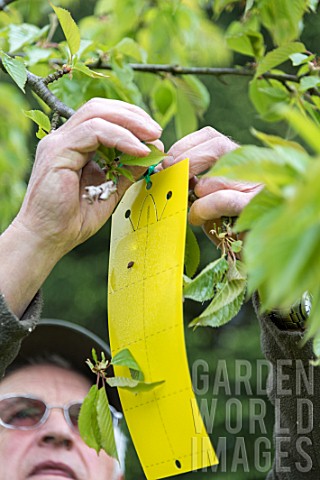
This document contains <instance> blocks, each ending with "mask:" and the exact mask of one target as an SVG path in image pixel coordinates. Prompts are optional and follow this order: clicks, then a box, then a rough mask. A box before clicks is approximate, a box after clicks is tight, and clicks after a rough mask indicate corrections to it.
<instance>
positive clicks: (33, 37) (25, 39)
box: [9, 23, 49, 53]
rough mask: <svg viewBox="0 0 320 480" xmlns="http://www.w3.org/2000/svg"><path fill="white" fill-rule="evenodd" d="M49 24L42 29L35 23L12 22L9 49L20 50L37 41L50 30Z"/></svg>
mask: <svg viewBox="0 0 320 480" xmlns="http://www.w3.org/2000/svg"><path fill="white" fill-rule="evenodd" d="M48 28H49V27H48V26H46V27H44V28H42V29H40V28H38V27H37V26H35V25H30V24H28V23H22V24H20V25H15V24H12V25H10V26H9V51H10V53H14V52H18V51H20V50H21V49H22V47H23V46H24V45H26V44H32V43H34V42H36V41H37V40H38V39H39V38H40V37H41V36H43V35H44V34H45V33H46V32H47V31H48Z"/></svg>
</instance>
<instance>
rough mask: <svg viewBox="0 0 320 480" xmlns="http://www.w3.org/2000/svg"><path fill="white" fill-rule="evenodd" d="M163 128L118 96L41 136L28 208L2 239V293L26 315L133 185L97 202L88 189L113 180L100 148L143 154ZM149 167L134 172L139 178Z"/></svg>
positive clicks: (123, 184) (94, 103) (96, 102)
mask: <svg viewBox="0 0 320 480" xmlns="http://www.w3.org/2000/svg"><path fill="white" fill-rule="evenodd" d="M160 135H161V128H160V127H159V125H158V124H157V123H156V122H154V121H153V120H152V119H151V117H150V116H149V115H148V114H147V113H145V112H144V111H143V110H142V109H141V108H139V107H136V106H134V105H130V104H127V103H124V102H120V101H117V100H107V99H92V100H90V101H89V102H88V103H86V104H85V105H84V106H83V107H81V108H80V109H79V110H78V111H77V112H76V113H75V114H74V115H73V116H72V117H71V118H70V119H69V120H68V121H67V122H66V123H65V124H64V125H63V126H61V127H60V128H59V129H58V130H56V131H54V132H52V133H50V134H49V135H48V136H47V137H45V138H44V139H43V140H41V141H40V143H39V146H38V149H37V153H36V159H35V163H34V166H33V170H32V173H31V177H30V181H29V185H28V189H27V193H26V196H25V199H24V201H23V204H22V207H21V209H20V211H19V213H18V215H17V217H16V218H15V219H14V221H13V222H12V224H11V225H10V226H9V228H8V229H7V230H6V231H5V232H4V233H3V234H2V235H1V236H0V264H1V269H0V290H1V293H2V294H3V295H4V297H5V299H6V302H7V304H8V306H9V307H10V308H11V310H12V311H13V312H14V313H15V314H16V315H17V316H18V317H21V316H22V314H23V312H24V311H25V309H26V308H27V306H28V305H29V304H30V302H31V300H32V299H33V297H34V295H35V294H36V292H37V291H38V289H39V288H40V287H41V286H42V284H43V282H44V281H45V280H46V278H47V276H48V275H49V273H50V272H51V270H52V268H53V267H54V266H55V265H56V263H57V262H58V261H59V260H60V259H61V257H62V256H63V255H65V254H66V253H67V252H69V251H70V250H71V249H73V248H74V247H75V246H76V245H79V244H80V243H82V242H84V241H85V240H86V239H87V238H89V237H90V236H91V235H93V234H94V233H95V232H96V231H97V230H99V228H100V227H102V225H104V223H105V222H106V221H107V220H108V218H109V217H110V215H111V213H112V212H113V210H114V208H115V206H116V205H117V203H118V201H119V200H120V198H121V196H122V195H123V193H124V192H125V190H126V189H127V188H128V187H129V186H130V184H131V182H130V181H129V180H128V179H126V178H124V177H120V178H119V182H118V184H117V192H116V193H114V194H112V195H111V197H110V198H109V199H108V200H106V201H103V202H94V203H93V204H91V205H90V204H89V203H88V202H87V200H86V199H85V198H83V194H84V193H85V187H86V186H91V185H99V184H101V183H103V182H104V181H105V174H104V172H103V171H102V169H101V168H100V167H99V166H98V165H97V164H96V163H95V162H94V161H93V156H94V153H95V151H96V150H97V149H98V148H99V146H100V145H104V146H106V147H115V148H117V149H118V150H120V151H121V152H124V153H127V154H129V155H134V156H138V157H144V156H146V155H148V153H149V149H148V147H146V146H145V145H144V144H143V143H141V142H142V141H148V142H150V141H152V142H153V143H155V144H156V146H157V147H158V148H163V146H162V143H161V142H160V141H159V140H158V139H159V137H160ZM144 171H145V169H144V168H141V167H134V168H132V170H131V172H132V174H133V176H134V177H135V178H138V177H139V176H140V175H142V173H143V172H144Z"/></svg>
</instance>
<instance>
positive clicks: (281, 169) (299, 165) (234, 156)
mask: <svg viewBox="0 0 320 480" xmlns="http://www.w3.org/2000/svg"><path fill="white" fill-rule="evenodd" d="M309 162H310V158H309V157H308V155H307V154H306V153H304V152H302V151H301V152H300V151H298V150H296V149H293V148H290V147H287V148H286V147H275V148H273V149H271V148H264V147H256V146H254V145H248V146H245V147H240V148H238V149H236V150H234V151H233V152H230V153H228V154H226V155H224V156H223V157H222V158H221V159H220V160H219V162H218V163H217V164H216V165H215V166H214V167H213V168H212V169H211V170H210V171H209V173H208V175H213V176H216V175H218V176H225V177H228V178H234V179H237V180H239V179H241V180H246V181H249V182H254V183H263V184H264V185H266V186H267V187H268V189H269V190H270V192H272V193H274V194H275V195H281V188H282V187H283V186H285V185H287V184H290V183H291V182H292V181H294V180H295V179H298V178H299V176H300V175H301V173H302V172H304V171H305V170H306V168H307V167H308V166H309Z"/></svg>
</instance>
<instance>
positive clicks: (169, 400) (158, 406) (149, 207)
mask: <svg viewBox="0 0 320 480" xmlns="http://www.w3.org/2000/svg"><path fill="white" fill-rule="evenodd" d="M187 196H188V160H184V161H183V162H179V163H178V164H176V165H174V166H172V167H170V168H168V169H166V170H163V171H161V172H159V173H157V174H155V175H152V177H151V183H149V184H147V183H146V181H145V180H141V181H140V182H137V183H136V184H135V185H133V186H132V187H131V188H130V189H129V190H128V191H127V192H126V194H125V196H124V198H123V200H122V201H121V202H120V204H119V206H118V208H117V210H116V212H115V214H114V215H113V219H112V233H111V251H110V265H109V287H108V289H109V291H108V310H109V333H110V343H111V351H112V355H115V354H116V353H117V352H118V351H119V350H122V349H124V348H128V349H129V350H130V352H131V353H132V355H133V356H134V357H135V359H136V360H137V362H138V364H139V365H140V367H141V369H142V371H143V373H144V375H145V381H146V382H156V381H160V380H165V382H164V383H163V384H161V385H160V386H158V387H156V388H155V389H154V390H151V391H148V392H139V393H136V394H135V393H132V392H130V391H127V390H123V389H119V394H120V399H121V404H122V407H123V411H124V414H125V417H126V421H127V425H128V428H129V430H130V434H131V437H132V440H133V443H134V445H135V448H136V451H137V453H138V456H139V459H140V462H141V464H142V467H143V469H144V472H145V475H146V477H147V479H149V480H152V479H160V478H165V477H170V476H172V475H177V474H179V473H185V472H189V471H191V470H196V469H200V468H204V467H207V466H209V465H214V464H216V463H218V461H217V457H216V455H215V452H214V450H213V447H212V445H211V443H210V440H209V437H208V435H207V432H206V430H205V427H204V425H203V421H202V418H201V415H200V413H199V409H198V406H197V402H196V399H195V397H194V393H193V390H192V383H191V379H190V374H189V369H188V361H187V356H186V350H185V340H184V331H183V309H182V286H183V283H182V281H183V264H184V245H185V236H186V214H187ZM115 373H116V375H118V376H128V369H125V368H123V367H116V368H115Z"/></svg>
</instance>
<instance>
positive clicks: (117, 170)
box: [115, 167, 135, 182]
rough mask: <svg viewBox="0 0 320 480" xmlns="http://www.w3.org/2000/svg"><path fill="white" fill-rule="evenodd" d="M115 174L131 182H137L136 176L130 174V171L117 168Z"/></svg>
mask: <svg viewBox="0 0 320 480" xmlns="http://www.w3.org/2000/svg"><path fill="white" fill-rule="evenodd" d="M115 172H117V173H118V174H119V175H123V176H124V177H126V178H127V179H128V180H130V182H134V181H135V179H134V176H133V175H132V173H131V172H130V170H128V169H127V168H122V167H116V168H115Z"/></svg>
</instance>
